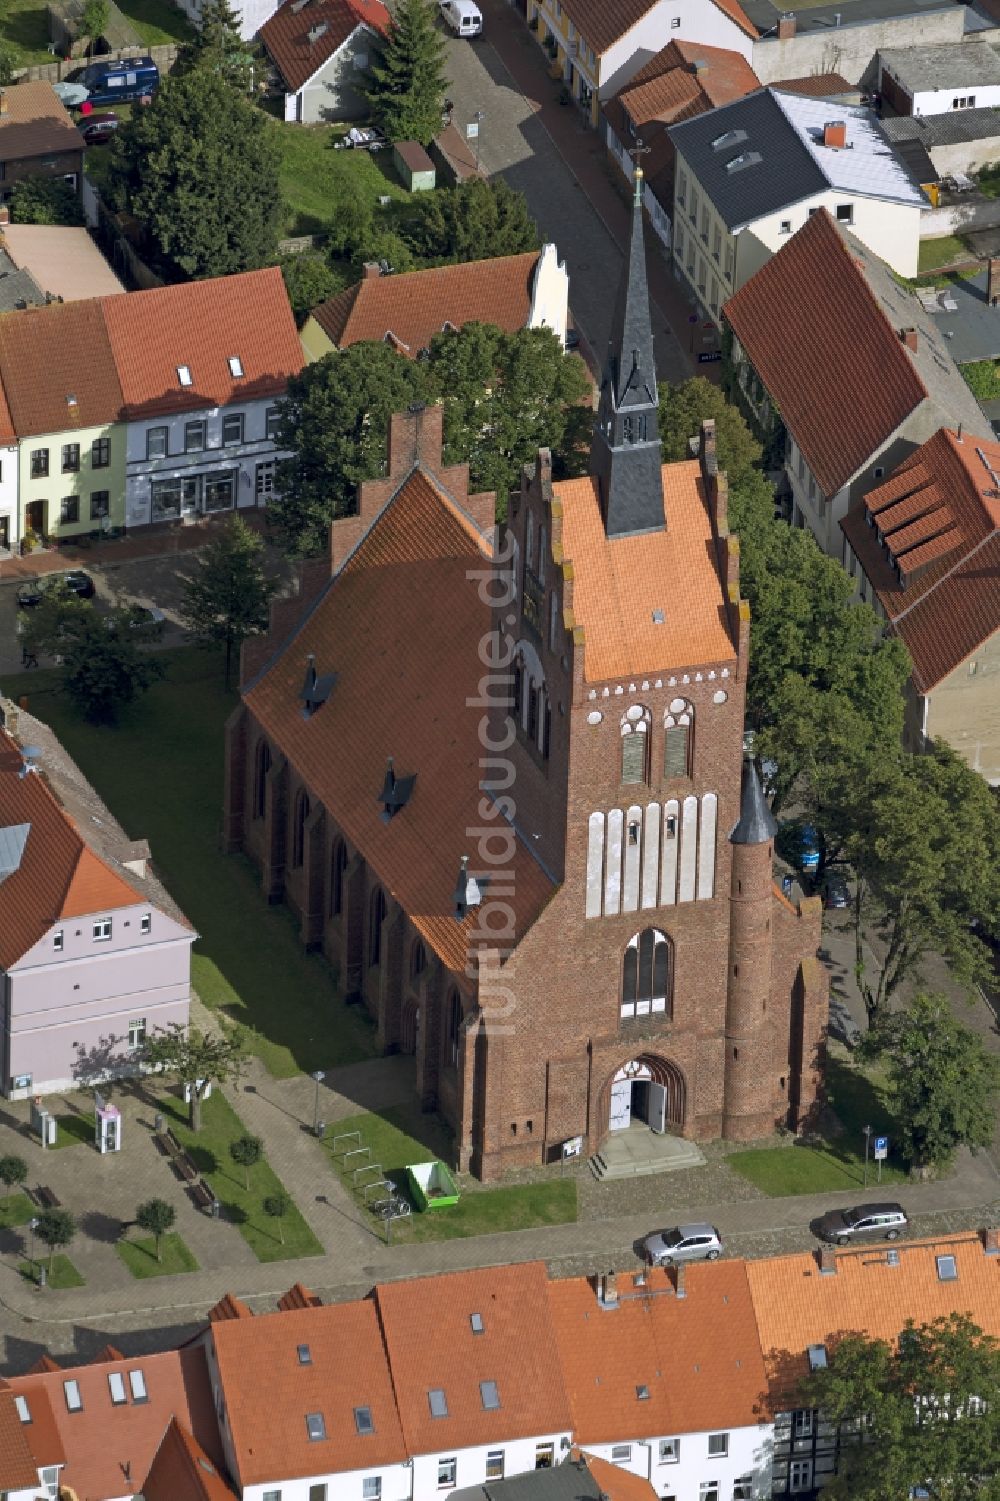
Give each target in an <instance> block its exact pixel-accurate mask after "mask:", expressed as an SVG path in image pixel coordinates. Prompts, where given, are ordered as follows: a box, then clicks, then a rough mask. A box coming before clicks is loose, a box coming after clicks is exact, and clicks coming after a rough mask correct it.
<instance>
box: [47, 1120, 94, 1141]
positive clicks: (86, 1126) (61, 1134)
mask: <svg viewBox="0 0 1000 1501" xmlns="http://www.w3.org/2000/svg"><path fill="white" fill-rule="evenodd" d="M96 1129H97V1122H96V1120H95V1119H94V1117H93V1116H92V1115H72V1114H70V1115H57V1116H56V1146H57V1147H77V1146H79V1145H80V1143H81V1142H87V1143H88V1144H89V1145H90V1146H93V1145H94V1132H95V1131H96Z"/></svg>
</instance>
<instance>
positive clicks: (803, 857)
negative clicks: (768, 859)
mask: <svg viewBox="0 0 1000 1501" xmlns="http://www.w3.org/2000/svg"><path fill="white" fill-rule="evenodd" d="M776 842H777V846H778V854H779V855H780V856H781V857H782V859H783V860H787V861H788V863H789V865H794V866H796V867H797V869H799V870H801V871H802V872H803V874H804V875H814V874H815V873H816V871H817V870H819V856H820V848H819V832H818V830H817V829H816V828H814V826H813V825H812V824H811V823H805V822H804V821H803V820H802V819H800V818H788V819H785V820H784V821H783V822H782V823H780V824H779V825H778V837H777V841H776Z"/></svg>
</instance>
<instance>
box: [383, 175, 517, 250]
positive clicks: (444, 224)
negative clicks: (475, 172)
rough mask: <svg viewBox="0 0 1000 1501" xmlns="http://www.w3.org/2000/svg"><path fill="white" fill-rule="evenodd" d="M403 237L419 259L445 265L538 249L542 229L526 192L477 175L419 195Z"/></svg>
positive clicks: (401, 227)
mask: <svg viewBox="0 0 1000 1501" xmlns="http://www.w3.org/2000/svg"><path fill="white" fill-rule="evenodd" d="M399 234H400V236H401V237H402V239H403V240H404V241H405V242H406V244H407V245H408V246H409V247H410V249H411V250H412V251H413V253H414V255H416V256H419V257H420V258H421V259H422V260H425V261H435V262H439V263H441V264H444V263H447V262H457V261H482V260H490V259H492V258H493V257H495V256H499V255H521V254H522V253H523V252H524V251H527V250H535V249H537V247H538V226H537V225H536V224H535V221H534V219H532V217H531V215H530V213H529V212H528V204H527V200H526V199H525V196H524V194H523V193H521V192H519V191H518V190H517V189H516V188H512V187H510V185H509V184H508V183H506V182H505V181H504V179H503V178H502V177H498V178H496V179H494V180H493V181H491V182H487V181H486V179H485V178H482V177H473V178H470V179H469V181H468V182H464V183H462V184H461V186H459V187H456V188H439V189H438V190H437V192H435V193H419V194H417V196H416V197H415V198H414V200H413V202H412V203H411V204H410V205H409V207H408V208H407V210H406V212H405V213H404V214H403V215H402V217H401V219H400V223H399Z"/></svg>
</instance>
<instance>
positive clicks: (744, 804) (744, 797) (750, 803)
mask: <svg viewBox="0 0 1000 1501" xmlns="http://www.w3.org/2000/svg"><path fill="white" fill-rule="evenodd" d="M777 832H778V825H777V824H776V823H775V821H774V814H773V813H772V812H771V810H770V808H769V807H768V806H767V798H766V797H765V796H764V789H763V787H762V786H761V785H760V777H759V776H758V775H757V767H756V766H755V764H754V761H753V758H752V757H751V756H747V758H746V760H745V761H744V762H743V791H742V794H741V796H740V818H739V822H738V823H737V825H736V827H735V828H734V829H733V832H732V833H731V834H730V836H729V843H730V844H767V843H768V841H769V840H771V839H773V838H774V836H775V834H776V833H777Z"/></svg>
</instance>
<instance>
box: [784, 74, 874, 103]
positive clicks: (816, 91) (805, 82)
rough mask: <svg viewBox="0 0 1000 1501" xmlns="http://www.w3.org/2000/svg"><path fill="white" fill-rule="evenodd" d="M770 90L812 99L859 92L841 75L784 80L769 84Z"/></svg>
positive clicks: (813, 75)
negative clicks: (801, 95) (802, 95)
mask: <svg viewBox="0 0 1000 1501" xmlns="http://www.w3.org/2000/svg"><path fill="white" fill-rule="evenodd" d="M768 88H771V89H780V90H781V92H782V93H784V94H804V95H806V96H807V97H808V98H810V99H825V98H826V97H827V96H828V95H831V94H834V95H835V94H856V93H858V92H859V91H858V87H857V85H856V84H853V83H848V81H847V79H846V78H842V77H841V75H840V74H839V73H810V74H809V75H808V76H807V77H805V78H783V79H782V80H781V82H780V83H771V84H768Z"/></svg>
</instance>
